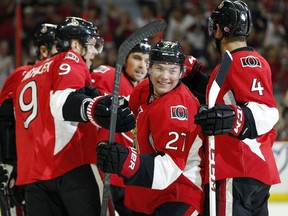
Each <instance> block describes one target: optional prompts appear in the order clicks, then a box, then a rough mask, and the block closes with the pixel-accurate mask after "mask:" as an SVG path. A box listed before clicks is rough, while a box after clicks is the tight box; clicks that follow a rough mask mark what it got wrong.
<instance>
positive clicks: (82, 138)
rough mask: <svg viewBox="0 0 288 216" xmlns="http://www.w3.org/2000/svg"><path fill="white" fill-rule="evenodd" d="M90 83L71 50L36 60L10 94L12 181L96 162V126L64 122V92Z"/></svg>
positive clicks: (27, 180) (23, 181)
mask: <svg viewBox="0 0 288 216" xmlns="http://www.w3.org/2000/svg"><path fill="white" fill-rule="evenodd" d="M86 84H91V76H90V72H89V69H88V67H87V65H86V64H85V62H84V60H83V59H82V57H81V56H80V55H79V54H78V53H75V52H74V51H72V50H70V51H68V52H63V53H60V54H57V55H55V56H53V57H52V58H49V59H46V60H43V61H40V62H38V63H36V64H35V65H34V66H33V67H32V68H31V69H30V70H29V71H28V72H27V73H26V74H25V75H24V76H23V78H22V80H21V82H20V84H19V86H18V88H17V91H16V97H15V103H14V104H15V114H16V142H17V157H18V177H17V184H18V185H21V184H27V183H32V182H35V181H37V180H48V179H52V178H55V177H57V176H59V175H62V174H64V173H66V172H68V171H70V170H71V169H73V168H75V167H78V166H81V165H83V164H89V163H96V156H95V148H96V142H95V141H94V140H95V137H96V128H95V127H94V126H93V125H92V124H91V123H83V122H70V121H64V118H63V114H62V107H63V104H64V102H65V100H66V98H67V97H68V95H69V94H70V93H71V92H73V91H75V90H77V89H80V88H82V87H83V86H85V85H86Z"/></svg>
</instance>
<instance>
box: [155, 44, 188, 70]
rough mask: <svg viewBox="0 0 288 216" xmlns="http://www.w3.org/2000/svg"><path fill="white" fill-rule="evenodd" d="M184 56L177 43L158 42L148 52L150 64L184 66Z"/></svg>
mask: <svg viewBox="0 0 288 216" xmlns="http://www.w3.org/2000/svg"><path fill="white" fill-rule="evenodd" d="M185 59H186V54H185V52H184V50H183V48H182V46H181V45H180V43H179V42H178V41H176V42H173V41H167V40H161V41H159V42H158V43H157V44H156V45H155V46H154V47H153V48H152V49H151V51H150V63H153V62H154V61H163V62H172V63H178V64H180V65H184V63H185Z"/></svg>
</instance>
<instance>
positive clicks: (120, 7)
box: [0, 0, 288, 140]
mask: <svg viewBox="0 0 288 216" xmlns="http://www.w3.org/2000/svg"><path fill="white" fill-rule="evenodd" d="M219 1H220V0H201V1H200V0H83V1H78V0H1V2H0V11H1V13H0V27H1V31H0V89H1V87H2V85H3V83H4V81H5V79H6V77H7V76H8V75H9V74H10V73H11V72H12V71H13V70H14V69H15V67H16V65H15V55H16V54H15V52H16V51H15V48H16V47H15V32H16V29H17V26H16V24H15V23H16V22H15V11H16V10H15V9H16V6H17V4H21V9H22V27H23V30H22V33H21V37H22V38H21V39H22V49H21V53H22V55H21V56H22V59H21V61H22V64H26V63H27V62H29V61H34V60H35V59H34V58H35V50H34V49H33V33H34V32H35V30H36V28H38V26H39V25H40V24H41V23H44V22H48V23H53V24H57V23H59V22H60V21H61V20H62V19H63V18H64V17H66V16H70V15H71V16H79V17H83V18H85V19H87V20H89V21H91V22H93V23H94V24H96V25H97V27H98V28H99V30H100V34H101V36H102V37H103V38H104V40H105V47H104V52H102V53H101V55H100V56H98V57H97V58H95V60H94V62H93V67H97V66H98V65H101V64H108V65H112V66H114V65H115V61H116V57H117V49H118V47H119V46H120V44H121V42H122V41H123V40H125V38H127V36H129V35H130V34H131V33H132V32H133V31H135V30H136V29H137V28H140V27H142V26H144V25H145V24H147V23H149V22H151V21H153V20H155V19H157V18H163V19H165V21H166V22H167V28H166V29H165V32H164V33H163V35H160V36H159V35H158V36H156V37H154V38H151V40H152V43H153V41H154V42H156V41H157V40H158V39H159V37H163V38H165V39H167V40H177V41H179V42H180V43H181V44H182V46H183V47H184V49H185V51H186V53H187V54H191V55H193V56H195V57H196V58H198V59H199V60H200V61H201V62H203V63H204V64H205V70H206V72H207V73H210V72H211V70H212V69H213V68H214V66H215V65H216V63H217V61H218V60H219V56H218V53H217V52H216V51H215V48H214V44H213V41H212V40H211V39H210V38H209V37H208V33H207V20H208V17H209V15H210V12H211V11H212V9H214V8H215V6H216V5H217V4H218V3H219ZM244 1H245V2H246V3H247V4H248V5H249V7H250V9H251V12H252V18H253V25H254V28H253V31H252V34H251V35H250V37H249V40H248V44H249V45H251V46H253V47H254V48H255V49H256V50H257V51H259V52H260V53H261V54H262V55H263V56H264V57H265V58H266V59H267V60H268V62H269V63H270V66H271V69H272V76H273V77H272V78H273V85H274V94H275V97H276V100H277V103H278V105H279V111H280V114H281V117H282V118H281V119H280V121H279V122H278V124H277V130H278V139H279V140H285V139H288V85H287V83H288V37H287V32H288V14H287V11H288V0H278V1H272V0H244Z"/></svg>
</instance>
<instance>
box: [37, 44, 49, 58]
mask: <svg viewBox="0 0 288 216" xmlns="http://www.w3.org/2000/svg"><path fill="white" fill-rule="evenodd" d="M39 52H40V57H41V59H45V58H47V57H48V54H49V53H48V49H47V47H46V46H44V45H41V46H40V47H39Z"/></svg>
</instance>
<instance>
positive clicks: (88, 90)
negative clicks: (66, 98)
mask: <svg viewBox="0 0 288 216" xmlns="http://www.w3.org/2000/svg"><path fill="white" fill-rule="evenodd" d="M84 90H85V94H86V95H88V96H90V97H91V98H95V97H98V96H100V95H101V94H100V90H99V89H97V88H95V87H94V86H91V85H86V86H85V87H84Z"/></svg>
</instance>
